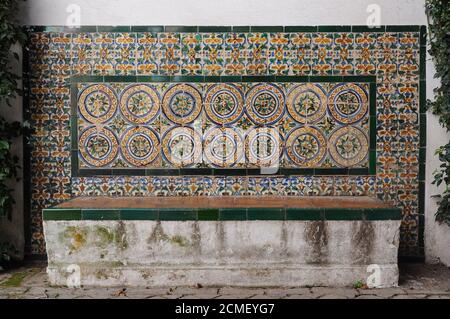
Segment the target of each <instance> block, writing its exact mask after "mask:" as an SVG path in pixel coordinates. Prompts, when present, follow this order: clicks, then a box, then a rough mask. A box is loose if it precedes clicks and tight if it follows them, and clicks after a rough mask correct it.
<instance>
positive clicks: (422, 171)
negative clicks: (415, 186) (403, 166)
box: [419, 163, 425, 181]
mask: <svg viewBox="0 0 450 319" xmlns="http://www.w3.org/2000/svg"><path fill="white" fill-rule="evenodd" d="M419 181H425V163H420V164H419Z"/></svg>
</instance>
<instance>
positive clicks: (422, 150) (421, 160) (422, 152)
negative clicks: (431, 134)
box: [419, 147, 427, 164]
mask: <svg viewBox="0 0 450 319" xmlns="http://www.w3.org/2000/svg"><path fill="white" fill-rule="evenodd" d="M426 156H427V148H426V147H421V148H420V149H419V163H421V164H422V163H425V162H426Z"/></svg>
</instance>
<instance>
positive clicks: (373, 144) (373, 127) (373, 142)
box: [369, 115, 377, 164]
mask: <svg viewBox="0 0 450 319" xmlns="http://www.w3.org/2000/svg"><path fill="white" fill-rule="evenodd" d="M369 127H370V128H369V150H376V148H377V117H376V115H370V116H369ZM375 164H376V163H375Z"/></svg>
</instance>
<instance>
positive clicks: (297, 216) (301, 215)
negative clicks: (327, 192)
mask: <svg viewBox="0 0 450 319" xmlns="http://www.w3.org/2000/svg"><path fill="white" fill-rule="evenodd" d="M286 220H324V210H323V209H322V208H287V209H286Z"/></svg>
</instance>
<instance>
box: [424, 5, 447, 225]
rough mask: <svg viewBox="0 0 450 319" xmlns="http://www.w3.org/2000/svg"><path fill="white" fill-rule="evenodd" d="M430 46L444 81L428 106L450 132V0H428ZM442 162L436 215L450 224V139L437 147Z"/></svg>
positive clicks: (436, 174)
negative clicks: (440, 192)
mask: <svg viewBox="0 0 450 319" xmlns="http://www.w3.org/2000/svg"><path fill="white" fill-rule="evenodd" d="M425 10H426V13H427V16H428V30H429V40H430V49H429V51H428V52H429V53H430V55H431V56H432V57H433V60H434V64H435V67H436V74H435V77H436V78H439V79H440V80H441V81H440V82H441V83H440V87H437V88H436V89H434V93H435V98H434V100H433V101H431V100H428V101H427V104H428V108H429V109H430V110H431V111H432V113H433V114H435V115H437V116H439V123H440V124H441V125H442V126H443V127H444V128H445V129H446V130H447V132H450V0H426V3H425ZM436 155H437V156H438V157H439V161H440V162H441V164H440V166H439V168H438V169H437V170H436V171H435V172H434V173H433V176H434V180H433V184H436V185H437V186H440V185H444V190H443V193H442V194H439V195H436V197H437V198H439V207H438V210H437V212H436V219H437V220H438V221H440V222H447V223H448V224H449V225H450V141H449V142H448V143H447V144H445V145H443V146H441V147H439V148H438V149H437V150H436Z"/></svg>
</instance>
